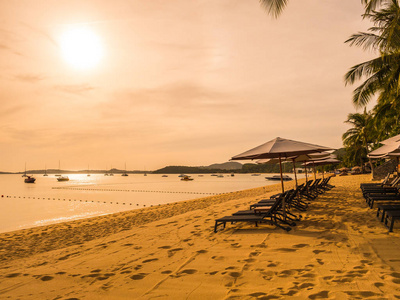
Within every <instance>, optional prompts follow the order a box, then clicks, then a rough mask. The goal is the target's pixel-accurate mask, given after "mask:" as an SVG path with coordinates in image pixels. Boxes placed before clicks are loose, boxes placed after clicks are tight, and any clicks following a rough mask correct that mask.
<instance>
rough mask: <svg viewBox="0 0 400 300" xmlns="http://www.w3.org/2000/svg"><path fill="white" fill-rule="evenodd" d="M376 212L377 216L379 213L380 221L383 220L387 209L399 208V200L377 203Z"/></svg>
mask: <svg viewBox="0 0 400 300" xmlns="http://www.w3.org/2000/svg"><path fill="white" fill-rule="evenodd" d="M377 208H378V210H377V212H376V216H377V217H378V218H379V215H380V214H381V217H380V219H381V222H383V221H384V220H385V213H386V212H387V211H389V210H400V202H398V203H396V202H391V203H388V204H378V205H377Z"/></svg>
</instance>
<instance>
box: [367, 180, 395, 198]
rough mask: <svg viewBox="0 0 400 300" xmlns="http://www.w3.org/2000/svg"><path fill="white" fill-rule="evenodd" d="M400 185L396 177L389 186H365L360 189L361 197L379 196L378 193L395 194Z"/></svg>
mask: <svg viewBox="0 0 400 300" xmlns="http://www.w3.org/2000/svg"><path fill="white" fill-rule="evenodd" d="M399 184H400V177H397V178H396V179H395V180H393V182H392V183H391V184H390V185H383V186H367V187H363V188H361V191H362V193H363V196H364V197H365V196H366V195H368V194H380V193H392V192H396V190H397V188H398V187H399Z"/></svg>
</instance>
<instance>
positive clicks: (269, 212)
mask: <svg viewBox="0 0 400 300" xmlns="http://www.w3.org/2000/svg"><path fill="white" fill-rule="evenodd" d="M282 201H283V197H278V198H277V199H276V201H275V203H274V204H273V205H272V206H271V207H269V208H268V209H260V210H259V212H257V213H253V214H243V215H231V216H225V217H222V218H219V219H216V220H215V225H214V232H217V231H218V227H219V226H220V225H223V228H225V227H226V223H228V222H230V223H232V224H234V223H237V222H251V223H255V226H256V227H257V226H258V224H259V223H270V224H272V225H275V226H277V227H279V228H281V229H284V230H286V231H290V230H291V228H290V227H286V226H282V225H281V224H279V222H278V220H277V218H276V213H277V210H278V209H279V207H280V205H281V203H282Z"/></svg>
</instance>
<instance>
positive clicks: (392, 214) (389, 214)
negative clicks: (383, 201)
mask: <svg viewBox="0 0 400 300" xmlns="http://www.w3.org/2000/svg"><path fill="white" fill-rule="evenodd" d="M389 219H390V224H389ZM396 220H400V210H388V211H386V216H385V221H384V223H385V225H386V227H387V228H389V232H393V226H394V222H395V221H396Z"/></svg>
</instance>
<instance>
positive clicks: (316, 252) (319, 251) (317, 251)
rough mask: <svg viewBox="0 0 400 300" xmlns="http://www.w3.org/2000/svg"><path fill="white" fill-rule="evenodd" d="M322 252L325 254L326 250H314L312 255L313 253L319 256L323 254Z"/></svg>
mask: <svg viewBox="0 0 400 300" xmlns="http://www.w3.org/2000/svg"><path fill="white" fill-rule="evenodd" d="M323 252H326V250H314V251H313V253H315V254H320V253H323Z"/></svg>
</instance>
